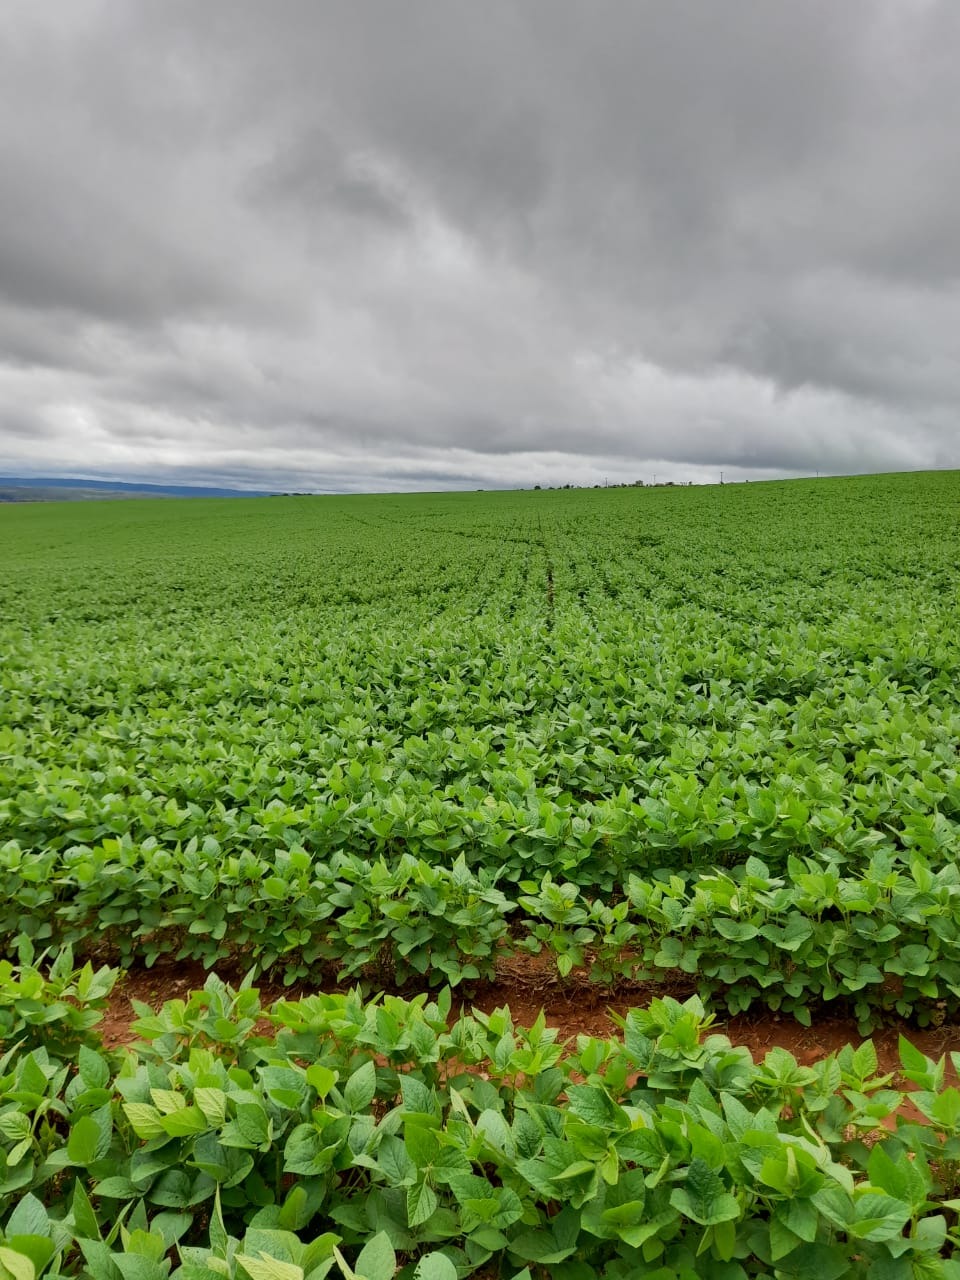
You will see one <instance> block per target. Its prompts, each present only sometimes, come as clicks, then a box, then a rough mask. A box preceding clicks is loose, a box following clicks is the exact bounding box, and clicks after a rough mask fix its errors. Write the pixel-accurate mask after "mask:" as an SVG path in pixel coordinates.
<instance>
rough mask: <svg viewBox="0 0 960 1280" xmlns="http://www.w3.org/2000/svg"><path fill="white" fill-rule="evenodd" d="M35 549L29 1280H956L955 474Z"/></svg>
mask: <svg viewBox="0 0 960 1280" xmlns="http://www.w3.org/2000/svg"><path fill="white" fill-rule="evenodd" d="M0 546H2V549H3V554H2V561H0V564H2V567H0V619H2V621H0V697H2V704H0V939H2V943H3V950H4V951H5V953H6V954H7V956H8V957H9V961H8V960H0V1224H2V1225H0V1280H47V1278H49V1280H56V1278H57V1277H61V1276H64V1277H66V1276H79V1277H83V1280H87V1278H90V1280H167V1278H168V1277H169V1278H170V1280H323V1277H325V1276H327V1275H328V1274H331V1275H333V1276H342V1277H344V1280H395V1277H399V1280H457V1278H458V1277H466V1276H470V1275H475V1276H477V1277H481V1278H482V1280H492V1277H503V1278H504V1280H547V1278H548V1277H549V1278H550V1280H599V1278H600V1277H604V1278H606V1277H611V1278H612V1280H633V1277H639V1276H647V1277H652V1278H653V1280H675V1278H676V1277H680V1278H681V1280H697V1277H703V1278H704V1280H707V1278H709V1280H747V1278H748V1277H769V1278H771V1280H776V1278H779V1277H796V1278H798V1280H799V1278H800V1277H809V1276H813V1275H816V1276H818V1277H821V1280H840V1277H847V1276H854V1277H855V1276H860V1277H870V1280H877V1278H878V1277H879V1278H880V1280H919V1278H920V1277H943V1278H944V1280H957V1277H960V1265H958V1263H957V1261H956V1259H955V1253H956V1250H957V1245H958V1242H960V1232H958V1212H960V1090H958V1089H957V1088H956V1087H955V1086H954V1085H953V1083H952V1080H954V1079H955V1078H956V1075H955V1073H956V1069H957V1067H958V1065H960V1054H957V1053H954V1054H953V1055H952V1073H953V1074H951V1068H950V1067H949V1066H948V1064H947V1061H946V1059H945V1058H944V1057H941V1058H940V1059H939V1060H936V1059H935V1058H932V1057H928V1056H926V1054H925V1052H921V1051H920V1050H919V1049H918V1048H916V1047H914V1046H913V1045H912V1044H911V1043H908V1042H907V1040H902V1041H901V1042H900V1045H899V1053H898V1055H897V1057H893V1058H892V1052H893V1051H892V1046H891V1043H890V1037H891V1035H893V1034H895V1032H894V1031H893V1030H892V1028H894V1026H895V1024H896V1023H897V1020H898V1019H900V1018H906V1019H909V1020H910V1021H911V1022H912V1023H913V1025H914V1027H915V1028H916V1027H922V1028H926V1030H925V1031H923V1032H919V1031H918V1032H917V1037H918V1039H920V1040H922V1043H923V1044H924V1047H925V1049H927V1050H928V1051H929V1049H930V1047H931V1045H932V1043H933V1040H934V1039H936V1041H937V1045H938V1047H937V1049H936V1050H935V1052H939V1045H943V1046H947V1045H948V1044H950V1043H952V1039H951V1035H952V1026H951V1024H952V1023H954V1021H955V1019H956V1015H957V1013H958V1010H960V947H958V939H960V874H958V867H957V863H958V853H960V841H958V830H960V826H958V823H960V782H958V776H957V761H958V743H960V704H958V700H957V692H956V691H957V688H958V687H960V656H958V655H960V617H958V613H960V605H958V593H957V586H956V571H957V570H956V566H957V565H958V564H960V474H956V473H937V474H929V475H898V476H882V477H864V478H858V479H849V480H824V481H817V482H811V481H803V482H792V483H778V484H762V485H761V484H751V485H736V486H725V487H716V488H700V489H698V488H669V487H664V488H659V489H613V490H596V491H583V492H581V491H576V490H571V491H556V492H538V491H531V492H519V493H490V494H486V493H476V494H444V495H435V494H431V495H416V496H409V497H397V496H388V497H387V496H385V497H349V498H277V499H259V500H250V501H246V500H236V499H235V500H228V501H223V500H209V501H207V500H199V499H197V500H190V501H177V500H166V501H139V500H131V501H129V502H125V503H122V504H108V503H92V504H89V505H66V504H51V505H42V504H38V505H33V506H25V507H16V508H14V507H8V508H2V507H0ZM86 957H90V958H91V959H92V963H90V962H87V963H86V964H84V963H83V961H84V959H85V958H86ZM104 962H107V963H104ZM118 962H119V964H120V965H122V966H123V967H125V968H130V967H133V968H134V969H136V970H138V972H137V973H136V974H134V975H133V978H132V979H131V980H130V983H129V985H128V987H127V994H128V995H130V994H132V993H134V992H136V991H141V992H143V991H145V990H146V991H152V987H150V986H148V985H147V984H148V983H152V982H153V981H154V979H155V978H156V976H157V975H158V974H163V975H166V978H165V980H166V981H167V982H168V983H169V984H170V986H171V987H172V988H173V989H174V990H176V991H177V992H178V993H179V992H180V991H182V990H184V988H185V986H186V985H189V984H192V982H193V979H192V977H191V975H192V974H193V973H195V972H196V968H197V965H198V964H200V965H203V966H205V967H206V968H213V967H214V966H218V967H219V968H220V969H221V971H228V972H232V973H243V972H244V971H252V972H254V973H258V974H261V975H263V977H264V981H265V983H266V984H268V987H269V988H270V989H271V990H272V991H273V992H274V994H276V992H277V984H280V983H286V984H287V985H288V986H293V985H294V984H296V985H295V989H296V991H297V992H298V993H301V994H300V998H297V999H274V1000H272V1001H269V1002H268V1001H266V1000H264V1002H263V1003H261V1000H260V998H259V997H258V995H257V992H256V991H254V990H251V989H250V983H249V982H247V983H244V984H238V985H237V986H236V987H234V988H231V987H228V986H225V985H224V983H223V982H222V981H220V980H219V979H218V978H217V977H215V976H213V975H211V976H210V978H209V979H208V980H207V982H206V985H205V988H204V990H203V991H195V992H193V993H192V994H190V993H189V992H186V993H185V996H184V998H180V999H177V1000H172V1001H168V1002H167V1003H166V1004H164V1005H163V1007H162V1008H157V1007H156V1005H155V1002H154V1001H153V1000H152V995H151V998H150V1003H138V1004H136V1006H135V1010H134V1012H135V1016H136V1018H137V1020H136V1021H135V1022H134V1023H133V1026H132V1027H130V1026H128V1025H127V1023H126V1022H124V1021H123V1020H122V1017H121V1018H120V1020H119V1021H118V1019H117V1014H116V1010H117V1008H118V1006H117V1004H116V997H115V995H114V1003H110V1001H111V993H112V992H114V989H115V984H116V982H117V976H118V975H117V972H116V970H114V969H111V968H108V967H107V964H116V963H118ZM158 962H159V963H158ZM524 965H526V966H527V969H528V971H532V972H536V973H537V974H539V975H540V976H541V977H542V978H544V979H545V977H546V975H549V977H550V980H551V982H552V983H553V984H554V988H553V989H554V991H556V990H557V989H558V988H557V985H556V984H559V988H560V989H563V988H564V987H568V988H569V990H570V992H571V993H573V994H574V996H575V994H576V993H577V992H581V993H582V992H584V991H585V990H589V991H599V992H601V993H603V996H604V998H607V997H609V999H610V1001H611V1003H614V1004H615V1006H616V1008H617V1009H618V1010H619V1011H620V1013H619V1015H615V1021H616V1022H617V1024H618V1026H619V1032H618V1034H615V1035H612V1036H611V1035H606V1036H605V1035H604V1030H603V1027H602V1026H599V1027H598V1028H596V1029H597V1030H599V1032H600V1034H599V1035H592V1034H591V1035H588V1034H581V1035H579V1036H577V1037H576V1041H575V1044H574V1043H572V1042H568V1043H567V1044H562V1043H561V1042H560V1040H559V1039H558V1033H557V1029H556V1028H555V1027H551V1026H547V1025H545V1020H544V1018H543V1017H542V1016H541V1017H538V1018H534V1017H533V1016H532V1015H531V1016H530V1017H528V1018H527V1021H529V1022H530V1023H531V1025H530V1026H529V1027H527V1028H526V1029H525V1028H523V1027H518V1026H516V1025H515V1024H514V1020H513V1019H512V1018H511V1016H510V1013H509V1010H507V1009H504V1008H493V1007H491V1005H492V1003H495V999H494V1000H493V1001H492V1000H491V995H492V993H498V992H502V991H503V990H504V983H505V981H506V980H508V979H509V975H510V974H511V973H513V974H521V973H522V972H523V971H524ZM154 966H155V967H154ZM148 970H149V976H148ZM171 974H178V975H181V976H179V977H178V978H177V979H176V980H175V981H174V980H172V979H171V978H170V975H171ZM184 975H185V976H184ZM251 976H252V975H251ZM494 977H496V978H498V980H499V986H497V987H492V988H491V987H489V986H486V987H484V986H483V983H484V982H485V981H487V980H490V979H493V978H494ZM338 983H339V984H340V986H341V989H340V990H339V991H334V990H333V988H334V986H335V985H336V984H338ZM348 984H356V985H357V987H359V988H360V989H359V990H353V991H350V990H345V989H343V988H344V986H345V985H348ZM587 984H593V985H591V986H589V987H588V986H587ZM451 987H452V988H456V1001H455V1000H454V997H453V996H452V994H451V991H450V990H449V988H451ZM427 988H435V989H436V990H435V993H434V994H433V995H432V996H431V998H430V1000H429V1002H428V992H427V990H426V989H427ZM382 991H386V992H388V993H390V992H396V991H402V992H405V993H407V994H410V993H412V992H414V991H419V994H417V995H415V996H414V998H413V999H409V1000H408V999H403V998H400V997H399V996H398V995H396V994H386V995H380V996H376V995H375V993H376V992H382ZM678 991H683V992H691V991H696V992H697V994H696V995H693V996H692V997H691V998H690V999H688V1000H687V1001H686V1002H685V1003H683V1004H681V1003H680V1002H678V1001H677V1000H676V999H672V998H670V995H669V993H670V992H678ZM651 992H653V993H656V992H662V993H664V997H665V998H663V999H652V1000H651ZM171 993H172V992H171ZM302 993H306V994H302ZM641 993H642V994H643V1000H642V1002H641V999H640V995H641ZM371 996H372V997H373V998H370V997H371ZM474 996H478V997H482V998H478V1000H477V1007H475V1008H474V1009H473V1010H472V1011H471V1008H470V1006H471V1001H472V999H473V997H474ZM496 998H498V997H496ZM525 999H526V1001H527V1004H529V999H530V994H529V990H528V991H527V992H526V994H525ZM632 1004H635V1005H636V1006H637V1007H630V1006H631V1005H632ZM596 1007H597V1006H596V1003H594V1004H593V1005H592V1006H591V1008H593V1009H596ZM711 1009H712V1010H713V1011H714V1012H715V1013H719V1014H723V1013H725V1012H727V1013H736V1012H738V1011H740V1012H742V1011H748V1012H749V1014H750V1016H755V1015H757V1014H758V1013H764V1012H765V1013H766V1016H767V1019H768V1024H767V1025H768V1029H769V1027H770V1026H773V1027H775V1026H776V1025H777V1024H776V1023H774V1022H771V1021H770V1019H772V1018H775V1017H776V1016H778V1015H777V1013H775V1012H771V1011H781V1012H782V1013H783V1014H785V1015H792V1016H793V1017H795V1018H796V1019H797V1020H799V1021H800V1022H805V1023H808V1024H809V1023H810V1021H811V1019H812V1020H814V1022H816V1021H817V1020H818V1019H821V1018H824V1017H825V1015H827V1014H830V1013H832V1012H834V1011H840V1012H842V1013H844V1014H845V1015H847V1016H848V1017H849V1016H852V1017H854V1018H855V1019H856V1020H857V1022H858V1023H859V1026H860V1029H861V1030H862V1031H864V1032H866V1031H869V1030H871V1029H873V1028H876V1027H885V1028H887V1033H886V1035H885V1037H884V1042H883V1044H882V1055H883V1057H882V1061H880V1060H878V1055H877V1052H876V1049H875V1047H874V1046H873V1044H872V1043H870V1042H867V1043H865V1044H863V1045H861V1046H860V1047H859V1048H858V1049H856V1050H854V1049H852V1048H851V1047H849V1046H847V1047H846V1048H843V1049H841V1050H839V1051H838V1052H833V1053H831V1054H830V1055H829V1056H827V1057H826V1058H824V1059H823V1060H819V1061H817V1060H815V1059H816V1057H817V1055H816V1054H814V1055H812V1056H810V1057H805V1059H804V1061H802V1062H798V1061H797V1059H796V1058H795V1057H794V1056H793V1055H791V1054H790V1053H789V1052H787V1051H786V1050H785V1049H784V1048H783V1047H774V1048H772V1049H770V1051H769V1052H767V1053H766V1054H765V1055H764V1056H763V1057H762V1060H759V1055H758V1060H757V1061H754V1059H753V1057H752V1056H751V1054H750V1052H749V1051H748V1049H746V1048H744V1047H742V1046H741V1047H736V1046H734V1045H732V1044H731V1041H730V1040H729V1039H728V1038H727V1037H725V1036H723V1035H717V1034H712V1032H711V1026H712V1021H713V1013H711ZM105 1012H107V1013H108V1014H109V1015H110V1023H109V1025H108V1024H106V1023H105V1024H104V1031H105V1032H106V1034H104V1035H101V1034H99V1033H98V1030H97V1024H98V1023H99V1022H100V1021H101V1019H102V1017H103V1014H104V1013H105ZM595 1020H596V1019H595ZM600 1021H602V1019H601V1020H600ZM780 1025H783V1024H780ZM935 1028H939V1030H934V1029H935ZM575 1029H577V1030H588V1029H589V1030H592V1029H593V1028H591V1027H589V1025H588V1023H586V1022H584V1021H583V1020H581V1021H580V1022H579V1023H575ZM793 1030H794V1032H796V1028H795V1026H794V1028H793ZM131 1036H133V1037H136V1039H135V1042H134V1043H133V1044H132V1045H130V1046H127V1047H117V1041H118V1040H128V1039H129V1038H130V1037H131ZM777 1043H778V1044H779V1045H780V1046H782V1044H783V1041H782V1040H781V1041H779V1042H777ZM792 1043H794V1044H795V1043H796V1041H795V1040H794V1041H792ZM897 1059H898V1060H897ZM907 1089H909V1090H910V1092H909V1094H908V1095H907V1096H906V1097H905V1093H904V1090H907Z"/></svg>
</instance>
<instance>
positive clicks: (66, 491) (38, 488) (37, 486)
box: [0, 476, 269, 502]
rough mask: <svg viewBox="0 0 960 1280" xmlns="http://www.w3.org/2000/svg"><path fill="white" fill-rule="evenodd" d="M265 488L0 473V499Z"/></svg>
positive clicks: (253, 494) (225, 494)
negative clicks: (215, 486)
mask: <svg viewBox="0 0 960 1280" xmlns="http://www.w3.org/2000/svg"><path fill="white" fill-rule="evenodd" d="M268 495H269V490H266V489H217V488H212V487H210V486H206V485H185V484H145V483H142V482H140V481H128V480H87V479H83V478H80V477H78V476H0V502H51V501H57V502H83V501H89V500H90V499H92V498H100V499H102V498H265V497H267V496H268Z"/></svg>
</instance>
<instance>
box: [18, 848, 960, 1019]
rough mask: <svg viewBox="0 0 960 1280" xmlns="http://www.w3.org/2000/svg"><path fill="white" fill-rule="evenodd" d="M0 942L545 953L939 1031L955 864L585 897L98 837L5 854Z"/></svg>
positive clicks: (427, 977) (462, 864)
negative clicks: (896, 1017)
mask: <svg viewBox="0 0 960 1280" xmlns="http://www.w3.org/2000/svg"><path fill="white" fill-rule="evenodd" d="M0 874H2V878H3V883H4V886H5V896H4V900H3V902H2V904H0V938H3V939H5V940H6V941H7V943H8V945H13V944H14V943H15V942H17V941H18V940H22V941H24V942H25V943H28V944H29V945H31V946H33V947H40V948H45V947H48V946H51V945H52V946H57V945H61V944H64V943H67V944H73V945H77V946H79V947H82V948H85V949H87V950H90V951H92V950H94V949H103V948H104V947H106V948H107V949H109V950H110V951H111V952H112V953H113V955H115V956H116V957H117V958H118V959H119V961H120V962H121V963H122V964H123V965H124V966H129V965H131V964H133V963H135V962H137V961H145V962H146V963H147V964H148V965H150V964H153V963H154V962H155V961H156V960H157V959H158V957H161V956H169V957H176V958H177V959H181V960H182V959H190V960H199V961H201V962H202V963H203V964H204V965H205V966H207V967H208V968H210V967H212V966H214V965H216V964H218V963H222V962H226V961H232V962H234V963H238V964H243V965H245V966H253V967H255V968H256V969H257V970H258V971H260V972H265V971H268V970H274V971H276V972H279V973H280V974H282V976H283V979H284V981H285V982H287V983H292V982H295V981H297V980H299V979H302V978H307V977H311V978H313V979H319V978H320V977H321V976H324V977H330V976H333V977H335V978H336V979H337V980H339V981H344V980H352V979H357V980H361V981H363V982H364V983H365V984H366V985H367V987H368V989H369V988H378V989H379V988H389V989H395V990H396V989H404V988H407V987H409V986H410V985H413V984H415V985H419V986H424V985H428V986H430V985H432V986H442V985H445V984H450V985H454V986H455V985H457V984H459V983H461V982H464V981H466V982H468V983H470V982H475V981H477V980H479V979H491V978H493V977H494V976H495V975H496V966H497V962H498V960H500V959H502V958H504V957H505V956H507V955H510V954H511V953H516V952H518V951H520V952H522V951H532V952H539V951H542V950H545V951H546V952H547V953H548V954H550V955H552V956H554V957H555V959H556V964H557V968H558V971H559V974H560V976H561V978H563V979H571V975H574V973H575V971H576V976H578V977H579V976H581V975H583V974H586V975H588V976H589V977H590V978H592V979H593V980H594V981H597V982H600V983H603V984H606V985H607V986H608V987H614V986H622V985H623V984H624V983H628V984H629V983H634V984H635V983H638V982H644V983H646V982H656V981H670V982H671V983H676V982H677V981H678V980H679V981H680V982H681V983H683V984H684V985H687V986H689V987H690V988H691V989H696V990H698V991H699V992H700V994H701V995H703V996H704V997H705V998H709V999H710V1000H712V1001H714V1002H716V1003H717V1004H719V1005H721V1006H722V1005H725V1006H726V1008H727V1009H729V1010H731V1011H733V1012H739V1011H742V1010H745V1009H748V1008H750V1007H752V1006H755V1005H757V1006H766V1007H768V1008H772V1009H778V1010H780V1009H782V1010H784V1011H785V1012H788V1013H791V1014H793V1015H794V1016H795V1017H797V1018H798V1019H800V1020H801V1021H809V1019H810V1011H811V1007H814V1006H818V1005H820V1004H822V1002H824V1001H826V1002H837V1001H838V1002H840V1003H841V1004H844V1005H846V1006H847V1007H848V1008H849V1010H850V1011H852V1012H853V1013H854V1014H855V1016H856V1017H857V1019H858V1020H859V1023H860V1025H861V1027H863V1028H864V1029H868V1028H871V1027H873V1026H875V1025H876V1024H877V1023H878V1022H879V1021H880V1020H881V1019H882V1018H883V1016H884V1015H885V1014H890V1013H891V1012H896V1013H898V1014H900V1015H903V1016H912V1017H915V1018H916V1019H917V1020H918V1021H919V1022H920V1024H921V1025H928V1024H930V1023H938V1022H942V1021H943V1020H944V1019H945V1018H947V1017H950V1016H952V1015H954V1014H955V1013H956V1012H957V1011H958V1010H960V959H958V957H960V871H958V868H957V866H956V864H955V863H954V862H945V863H944V864H943V865H940V866H939V867H938V868H936V869H934V868H933V867H931V865H929V864H928V863H926V862H924V861H923V860H921V859H917V860H915V861H914V862H913V863H911V864H909V865H904V864H902V863H900V862H899V861H897V860H895V859H893V858H891V857H890V856H889V855H887V854H876V855H874V856H873V857H872V858H871V859H870V860H869V861H868V862H867V863H866V864H865V866H864V868H863V871H862V873H858V874H844V871H843V869H842V867H838V866H830V865H824V864H823V863H822V862H820V861H818V860H814V859H807V860H801V859H797V858H791V859H790V862H789V866H788V869H787V871H786V872H785V873H783V874H775V873H773V872H771V870H770V869H769V868H768V867H767V866H766V865H765V864H764V863H763V862H761V861H760V860H759V859H757V858H750V859H748V860H747V862H746V863H745V864H744V865H743V866H742V867H739V868H736V869H734V870H733V871H732V872H729V873H727V872H723V873H720V872H717V873H714V874H712V875H704V876H702V877H700V878H699V879H697V880H694V881H692V882H690V881H687V880H685V879H684V878H682V877H680V876H671V877H664V878H661V879H649V880H648V879H643V878H641V877H639V876H635V875H631V876H629V877H628V878H627V880H626V882H625V885H624V887H623V891H622V892H621V894H620V895H619V896H617V895H603V896H601V897H593V896H591V895H590V894H589V893H587V892H585V891H583V890H582V889H581V888H580V887H579V886H577V885H576V884H574V883H572V882H568V881H558V880H555V879H554V878H553V877H552V876H551V875H550V873H546V874H545V875H543V876H541V877H540V878H538V879H536V880H531V881H529V882H525V883H522V884H521V885H519V886H516V887H515V888H512V887H507V888H506V889H505V888H501V887H500V885H499V884H498V877H497V874H496V872H493V871H489V870H484V869H480V870H473V869H471V868H470V867H469V866H468V864H467V863H466V860H465V859H463V858H462V857H461V858H459V859H457V860H456V861H455V862H454V864H453V865H452V867H444V866H438V865H436V864H435V863H432V862H427V861H425V860H423V859H417V858H415V857H413V856H412V855H410V854H405V855H402V856H401V857H400V858H398V859H396V860H394V861H392V862H387V861H385V860H383V859H376V860H373V861H371V860H369V859H366V858H360V857H357V856H355V855H350V854H338V855H335V856H334V857H333V858H331V859H329V860H327V861H320V860H316V859H313V858H312V857H311V856H310V855H309V854H308V853H307V852H306V851H305V850H303V849H300V848H294V849H291V850H282V851H280V852H279V853H277V854H276V855H275V857H274V858H272V859H269V860H265V859H260V858H258V857H256V856H255V855H254V854H252V853H249V852H247V853H243V854H224V852H223V851H222V850H221V849H220V848H219V846H218V845H217V843H216V841H214V840H212V839H208V840H207V841H205V842H204V844H202V845H200V844H197V843H196V842H194V841H191V842H190V843H189V844H188V845H186V846H185V847H183V848H182V849H178V850H169V849H165V848H162V847H160V846H156V845H150V844H149V843H148V844H145V845H143V846H134V845H133V844H132V843H131V842H129V841H109V842H105V843H104V844H102V845H100V846H97V847H96V848H89V847H76V848H74V849H72V850H69V851H67V853H66V854H65V855H63V856H60V855H57V854H54V853H47V854H40V855H37V854H33V853H24V852H23V851H22V850H21V849H20V848H19V847H18V846H17V845H16V844H15V843H14V842H11V843H9V844H8V845H6V846H5V847H4V848H3V849H0Z"/></svg>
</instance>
